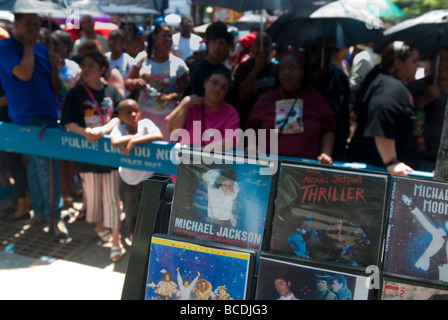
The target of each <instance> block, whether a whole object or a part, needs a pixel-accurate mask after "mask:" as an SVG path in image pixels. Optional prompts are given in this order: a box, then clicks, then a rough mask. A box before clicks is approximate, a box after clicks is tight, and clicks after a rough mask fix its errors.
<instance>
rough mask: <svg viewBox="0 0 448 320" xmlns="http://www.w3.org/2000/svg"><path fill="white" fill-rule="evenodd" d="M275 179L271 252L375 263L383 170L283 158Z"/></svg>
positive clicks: (380, 239) (382, 210) (384, 189)
mask: <svg viewBox="0 0 448 320" xmlns="http://www.w3.org/2000/svg"><path fill="white" fill-rule="evenodd" d="M278 180H279V183H278V190H277V200H276V205H275V210H274V217H273V221H272V225H273V226H272V235H271V243H270V251H272V252H276V253H282V254H289V255H293V256H296V257H300V258H305V259H312V260H320V261H327V262H333V263H340V264H344V265H350V266H356V267H367V266H369V265H378V264H379V261H380V257H381V250H382V244H383V238H384V237H383V235H384V225H385V214H386V211H387V210H386V199H387V196H388V186H389V185H388V184H389V180H388V176H387V175H385V174H377V173H373V172H368V171H361V170H354V169H344V168H341V169H339V168H335V167H330V166H323V165H322V166H320V165H310V164H301V163H295V162H284V163H282V165H281V168H280V174H279V178H278Z"/></svg>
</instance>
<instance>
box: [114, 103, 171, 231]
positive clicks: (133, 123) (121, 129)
mask: <svg viewBox="0 0 448 320" xmlns="http://www.w3.org/2000/svg"><path fill="white" fill-rule="evenodd" d="M117 112H118V118H119V119H120V120H121V124H119V125H117V126H116V127H115V128H114V129H113V130H112V132H111V134H110V137H111V138H110V140H111V144H112V146H113V147H114V148H122V150H121V153H122V154H124V155H130V153H131V151H132V149H133V148H134V147H135V145H137V144H140V143H145V142H150V141H155V140H162V139H163V136H162V133H161V132H160V130H159V128H158V127H157V126H156V125H155V124H154V123H153V122H152V121H151V120H149V119H140V107H139V105H138V103H137V102H136V101H135V100H132V99H125V100H123V101H121V102H120V103H119V104H118V107H117ZM118 172H119V173H120V178H121V184H120V193H121V198H122V200H123V206H124V212H125V213H126V221H127V224H128V227H129V233H130V237H131V239H132V237H133V233H134V227H135V221H136V218H137V211H138V205H139V203H140V197H141V192H142V189H143V181H144V180H146V179H148V178H149V177H150V176H151V175H152V174H153V172H150V171H142V170H136V169H131V168H123V167H120V168H119V169H118Z"/></svg>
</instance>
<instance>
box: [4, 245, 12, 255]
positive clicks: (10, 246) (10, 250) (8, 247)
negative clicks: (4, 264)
mask: <svg viewBox="0 0 448 320" xmlns="http://www.w3.org/2000/svg"><path fill="white" fill-rule="evenodd" d="M4 251H5V252H7V253H14V243H10V244H8V245H7V246H6V247H5V250H4Z"/></svg>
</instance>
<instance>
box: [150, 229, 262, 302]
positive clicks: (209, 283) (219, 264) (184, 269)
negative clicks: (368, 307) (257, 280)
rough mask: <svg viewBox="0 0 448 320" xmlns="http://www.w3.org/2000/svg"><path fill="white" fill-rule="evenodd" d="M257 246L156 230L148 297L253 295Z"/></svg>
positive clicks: (151, 250)
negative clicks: (237, 246) (242, 246)
mask: <svg viewBox="0 0 448 320" xmlns="http://www.w3.org/2000/svg"><path fill="white" fill-rule="evenodd" d="M255 255H256V252H255V251H254V250H249V249H235V248H234V247H229V246H225V245H219V246H217V245H214V244H213V243H205V242H204V241H201V240H188V239H184V238H181V237H176V236H168V235H162V234H154V235H153V236H152V239H151V244H150V254H149V259H148V272H147V281H146V293H145V300H246V299H250V298H251V295H252V284H253V274H254V267H255Z"/></svg>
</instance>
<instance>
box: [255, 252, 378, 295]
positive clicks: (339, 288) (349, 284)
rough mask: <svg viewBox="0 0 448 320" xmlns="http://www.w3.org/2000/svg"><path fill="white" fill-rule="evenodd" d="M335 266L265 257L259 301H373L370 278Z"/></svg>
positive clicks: (261, 260)
mask: <svg viewBox="0 0 448 320" xmlns="http://www.w3.org/2000/svg"><path fill="white" fill-rule="evenodd" d="M353 272H354V273H348V272H347V271H341V270H340V269H339V270H338V269H335V268H334V265H333V266H330V265H329V264H325V265H324V264H322V263H318V262H314V263H312V262H311V261H310V260H308V259H300V258H290V259H288V258H287V257H285V256H282V255H277V254H269V255H268V254H265V253H262V254H261V258H260V263H259V271H258V281H257V287H256V291H255V299H256V300H369V299H371V297H372V290H371V289H370V288H369V277H368V276H366V275H363V274H361V273H360V272H359V270H356V271H355V270H353Z"/></svg>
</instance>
